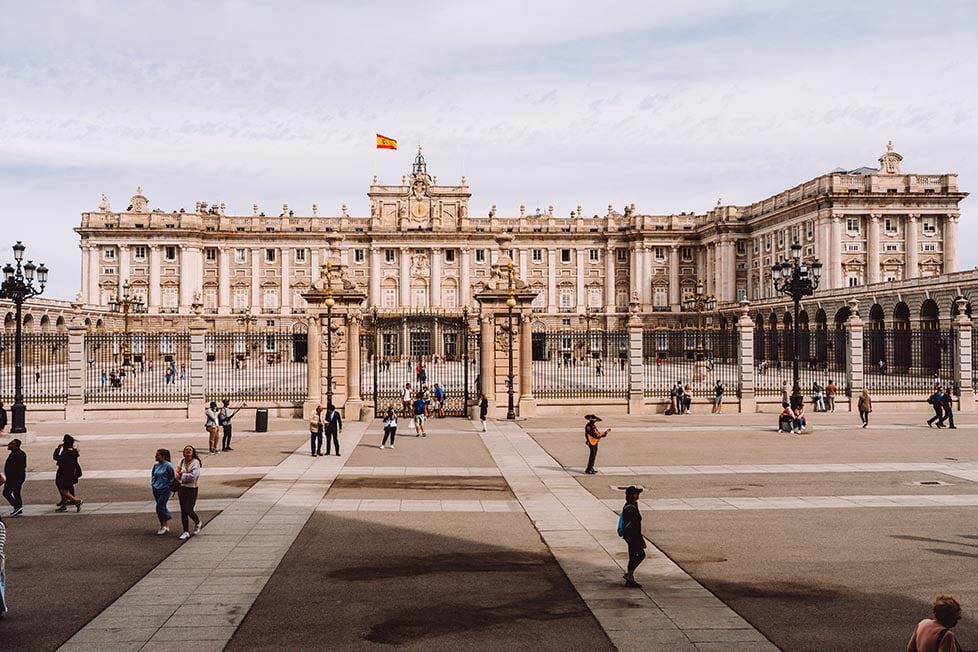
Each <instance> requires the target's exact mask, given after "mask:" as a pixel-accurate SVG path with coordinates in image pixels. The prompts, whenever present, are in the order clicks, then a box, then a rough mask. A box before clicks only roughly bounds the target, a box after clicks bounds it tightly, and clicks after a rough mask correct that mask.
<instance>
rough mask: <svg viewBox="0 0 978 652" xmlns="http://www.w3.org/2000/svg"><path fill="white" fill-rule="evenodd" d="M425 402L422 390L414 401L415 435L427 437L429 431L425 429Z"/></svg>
mask: <svg viewBox="0 0 978 652" xmlns="http://www.w3.org/2000/svg"><path fill="white" fill-rule="evenodd" d="M425 407H426V406H425V402H424V396H422V394H421V392H418V398H417V400H416V401H415V402H414V436H415V437H427V436H428V433H426V432H425V431H424V421H425Z"/></svg>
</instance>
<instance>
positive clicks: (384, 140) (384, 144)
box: [377, 134, 397, 149]
mask: <svg viewBox="0 0 978 652" xmlns="http://www.w3.org/2000/svg"><path fill="white" fill-rule="evenodd" d="M377 149H397V141H396V140H394V139H393V138H388V137H387V136H381V135H380V134H377Z"/></svg>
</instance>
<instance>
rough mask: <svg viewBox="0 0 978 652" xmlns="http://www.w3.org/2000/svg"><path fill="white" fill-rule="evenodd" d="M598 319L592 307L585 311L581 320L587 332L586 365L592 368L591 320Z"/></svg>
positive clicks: (585, 346)
mask: <svg viewBox="0 0 978 652" xmlns="http://www.w3.org/2000/svg"><path fill="white" fill-rule="evenodd" d="M595 317H597V315H595V314H594V313H593V312H592V310H591V306H588V307H586V308H585V309H584V314H583V315H581V320H582V321H583V322H584V328H585V331H586V332H587V342H586V343H585V345H584V352H585V353H584V364H585V365H588V366H590V364H591V356H592V351H591V320H592V319H594V318H595Z"/></svg>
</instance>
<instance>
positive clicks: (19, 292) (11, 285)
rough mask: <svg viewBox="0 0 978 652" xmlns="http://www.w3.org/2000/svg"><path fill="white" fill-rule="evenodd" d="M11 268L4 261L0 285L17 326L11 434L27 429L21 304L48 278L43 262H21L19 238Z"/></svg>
mask: <svg viewBox="0 0 978 652" xmlns="http://www.w3.org/2000/svg"><path fill="white" fill-rule="evenodd" d="M13 249H14V260H15V261H16V263H17V267H16V268H15V267H14V266H13V265H11V264H10V263H7V264H6V265H5V266H4V268H3V284H2V285H0V299H9V300H10V301H13V302H14V305H15V306H16V307H17V310H16V321H17V329H16V331H15V332H14V404H13V405H12V406H10V416H11V421H10V432H11V433H13V434H18V433H23V432H27V425H26V420H25V415H26V413H27V406H26V405H24V342H23V338H24V333H23V331H22V325H21V307H22V306H23V305H24V301H26V300H27V299H30V298H31V297H35V296H37V295H39V294H41V293H42V292H44V285H45V284H46V283H47V282H48V268H47V267H45V266H44V263H41V264H40V265H35V264H34V263H33V261H30V260H28V261H27V262H26V263H24V264H23V265H21V262H20V261H21V260H23V258H24V250H25V249H27V247H25V246H24V245H23V244H21V242H20V240H18V241H17V244H15V245H14V246H13ZM35 273H36V274H37V283H38V287H36V288H35V287H34V274H35Z"/></svg>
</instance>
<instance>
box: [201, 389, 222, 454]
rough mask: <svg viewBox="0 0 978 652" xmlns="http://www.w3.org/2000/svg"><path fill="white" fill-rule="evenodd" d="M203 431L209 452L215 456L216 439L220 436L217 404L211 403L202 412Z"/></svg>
mask: <svg viewBox="0 0 978 652" xmlns="http://www.w3.org/2000/svg"><path fill="white" fill-rule="evenodd" d="M204 418H205V419H206V421H205V422H204V429H205V430H207V435H208V443H209V444H210V446H208V448H209V452H210V454H211V455H217V439H218V437H219V436H220V432H221V430H220V428H219V427H218V423H219V419H220V414H219V413H218V411H217V403H216V402H215V401H211V404H210V405H209V406H208V407H207V409H206V410H204Z"/></svg>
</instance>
